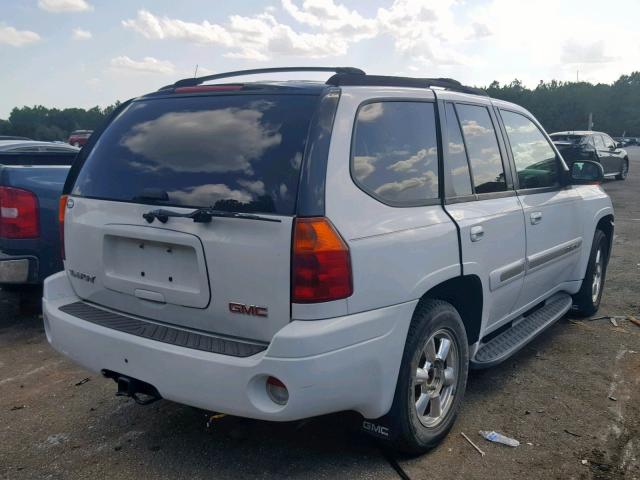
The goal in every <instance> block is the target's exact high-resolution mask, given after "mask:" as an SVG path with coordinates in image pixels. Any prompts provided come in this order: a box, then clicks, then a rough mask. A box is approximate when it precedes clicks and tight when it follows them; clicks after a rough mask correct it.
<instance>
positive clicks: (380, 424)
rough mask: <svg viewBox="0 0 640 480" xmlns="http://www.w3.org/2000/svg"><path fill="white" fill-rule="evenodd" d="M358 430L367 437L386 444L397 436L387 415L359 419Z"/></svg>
mask: <svg viewBox="0 0 640 480" xmlns="http://www.w3.org/2000/svg"><path fill="white" fill-rule="evenodd" d="M360 430H361V431H363V432H364V433H366V434H367V435H370V436H372V437H375V438H377V439H380V440H384V441H387V442H391V441H393V440H394V439H395V438H396V436H397V432H396V430H395V429H394V428H393V422H391V419H390V418H389V415H388V414H387V415H384V416H382V417H380V418H361V423H360Z"/></svg>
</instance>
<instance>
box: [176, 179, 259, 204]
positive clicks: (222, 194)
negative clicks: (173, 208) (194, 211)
mask: <svg viewBox="0 0 640 480" xmlns="http://www.w3.org/2000/svg"><path fill="white" fill-rule="evenodd" d="M167 193H168V194H169V198H171V199H177V200H179V201H180V202H182V203H183V204H185V205H215V203H216V202H217V201H219V200H235V201H236V202H240V203H249V202H251V199H252V197H251V195H250V194H249V193H247V192H245V191H244V190H232V189H230V188H229V187H228V186H227V185H224V184H222V183H212V184H207V185H200V186H197V187H192V188H187V189H186V191H185V190H173V191H170V192H167Z"/></svg>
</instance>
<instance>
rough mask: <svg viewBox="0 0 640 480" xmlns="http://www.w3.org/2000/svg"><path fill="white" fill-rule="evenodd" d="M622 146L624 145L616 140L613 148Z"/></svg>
mask: <svg viewBox="0 0 640 480" xmlns="http://www.w3.org/2000/svg"><path fill="white" fill-rule="evenodd" d="M622 147H624V145H622V142H616V144H615V145H614V147H613V149H614V150H615V149H616V148H622Z"/></svg>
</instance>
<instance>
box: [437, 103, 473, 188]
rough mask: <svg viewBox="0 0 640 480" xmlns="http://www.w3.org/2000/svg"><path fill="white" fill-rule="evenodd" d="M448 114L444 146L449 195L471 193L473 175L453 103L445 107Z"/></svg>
mask: <svg viewBox="0 0 640 480" xmlns="http://www.w3.org/2000/svg"><path fill="white" fill-rule="evenodd" d="M445 112H446V116H447V143H446V145H445V146H444V150H445V152H446V155H445V170H446V172H447V174H448V176H449V179H450V182H449V183H450V184H449V185H448V190H449V191H448V192H447V196H450V197H461V196H464V195H471V194H472V193H473V191H472V189H471V176H470V174H469V163H468V162H467V153H466V151H465V148H464V141H463V140H462V131H461V130H460V123H459V122H458V117H457V115H456V111H455V109H454V107H453V104H451V103H447V106H446V107H445Z"/></svg>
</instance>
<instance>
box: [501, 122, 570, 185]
mask: <svg viewBox="0 0 640 480" xmlns="http://www.w3.org/2000/svg"><path fill="white" fill-rule="evenodd" d="M500 115H501V116H502V121H503V122H504V126H505V129H506V130H507V136H508V137H509V143H510V144H511V151H512V152H513V160H514V162H515V164H516V171H517V173H518V181H519V184H520V188H542V187H552V186H555V185H557V184H558V173H559V172H558V160H557V158H556V152H555V151H554V150H553V148H551V145H550V144H549V142H548V141H547V139H546V138H545V136H544V135H543V134H542V132H541V131H540V129H539V128H538V127H537V125H536V124H534V123H533V122H532V121H531V120H529V119H528V118H527V117H525V116H524V115H521V114H519V113H514V112H509V111H506V110H501V111H500Z"/></svg>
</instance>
